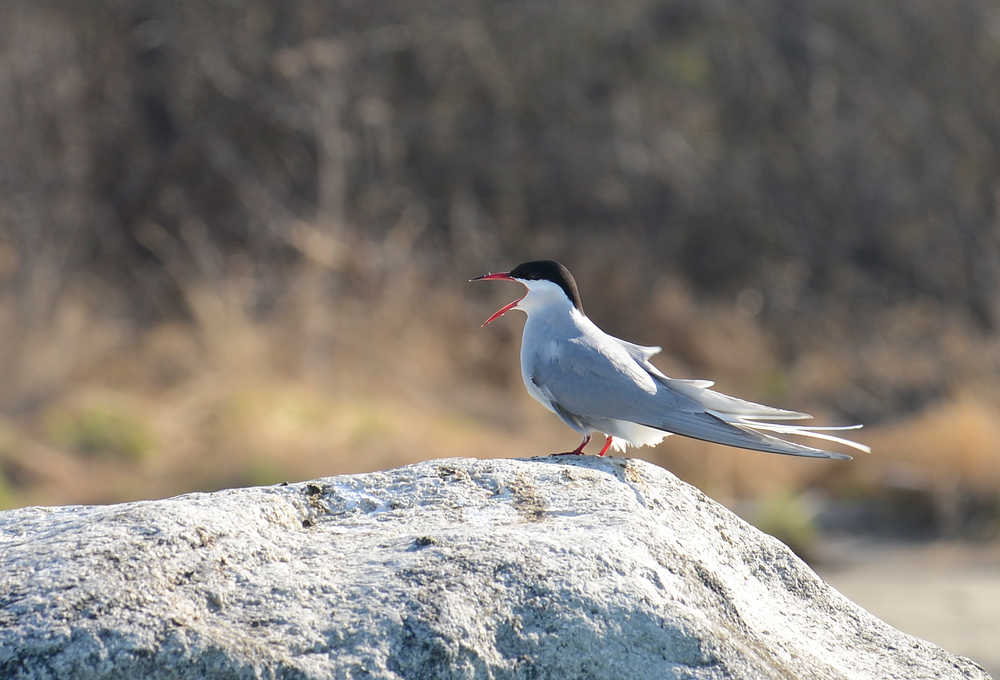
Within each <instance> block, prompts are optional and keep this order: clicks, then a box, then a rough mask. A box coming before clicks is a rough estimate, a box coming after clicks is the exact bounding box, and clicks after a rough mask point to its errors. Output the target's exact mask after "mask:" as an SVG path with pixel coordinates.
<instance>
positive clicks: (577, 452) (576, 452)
mask: <svg viewBox="0 0 1000 680" xmlns="http://www.w3.org/2000/svg"><path fill="white" fill-rule="evenodd" d="M589 442H590V435H589V434H588V435H587V436H586V437H584V438H583V441H582V442H580V445H579V446H578V447H576V449H575V450H574V451H566V452H565V453H555V454H553V455H555V456H579V455H582V454H583V447H584V446H586V445H587V444H588V443H589ZM601 455H603V454H601Z"/></svg>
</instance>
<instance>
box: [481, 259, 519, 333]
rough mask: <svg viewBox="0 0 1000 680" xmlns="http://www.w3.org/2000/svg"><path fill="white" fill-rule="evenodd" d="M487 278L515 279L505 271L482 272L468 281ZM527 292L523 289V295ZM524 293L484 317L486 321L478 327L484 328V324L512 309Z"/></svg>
mask: <svg viewBox="0 0 1000 680" xmlns="http://www.w3.org/2000/svg"><path fill="white" fill-rule="evenodd" d="M488 279H505V280H507V281H517V279H515V278H513V277H512V276H511V275H510V274H508V273H507V272H499V273H497V274H483V275H482V276H477V277H476V278H474V279H469V281H486V280H488ZM527 294H528V293H527V291H525V293H524V295H527ZM524 295H522V296H521V297H519V298H518V299H516V300H514V301H513V302H508V303H507V304H505V305H504V306H503V307H501V308H500V309H498V310H497V311H495V312H493V316H491V317H490V318H488V319H486V321H484V322H483V325H482V326H480V328H486V326H488V325H489V324H491V323H492V322H494V321H496V320H497V319H499V318H500V317H501V316H503V315H504V314H506V313H507V312H509V311H510V310H512V309H514V308H515V307H517V303H518V302H520V301H521V300H523V299H524Z"/></svg>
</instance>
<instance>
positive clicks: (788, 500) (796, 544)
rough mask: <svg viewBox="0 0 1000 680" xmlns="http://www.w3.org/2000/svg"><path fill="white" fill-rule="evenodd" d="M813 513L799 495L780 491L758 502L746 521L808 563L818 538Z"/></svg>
mask: <svg viewBox="0 0 1000 680" xmlns="http://www.w3.org/2000/svg"><path fill="white" fill-rule="evenodd" d="M813 514H814V513H813V511H812V509H811V508H810V507H809V504H808V503H806V502H805V499H803V498H802V496H798V495H795V494H792V493H789V492H787V491H782V492H779V493H776V494H773V495H772V496H770V497H769V498H766V499H764V500H763V501H761V503H760V504H759V505H758V506H757V507H756V508H755V509H754V511H753V512H752V513H751V515H750V517H749V520H750V522H751V523H752V524H753V525H754V526H756V527H757V528H758V529H760V530H761V531H763V532H765V533H768V534H770V535H772V536H774V537H775V538H777V539H778V540H779V541H781V542H782V543H784V544H785V545H787V546H788V547H789V548H791V549H792V551H793V552H794V553H795V554H796V555H798V556H799V557H801V558H802V559H804V560H806V561H807V562H808V561H809V558H810V557H811V556H812V555H813V553H814V550H815V547H816V538H817V533H816V525H815V524H814V522H813Z"/></svg>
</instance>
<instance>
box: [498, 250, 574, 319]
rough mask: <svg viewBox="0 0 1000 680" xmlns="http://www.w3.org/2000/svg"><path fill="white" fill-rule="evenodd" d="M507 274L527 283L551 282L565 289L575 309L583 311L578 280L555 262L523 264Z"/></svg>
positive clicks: (540, 261) (538, 261) (543, 261)
mask: <svg viewBox="0 0 1000 680" xmlns="http://www.w3.org/2000/svg"><path fill="white" fill-rule="evenodd" d="M507 274H508V275H509V276H510V277H511V278H514V279H524V280H526V281H543V280H544V281H551V282H552V283H554V284H556V285H557V286H559V287H560V288H562V289H563V291H564V292H565V293H566V297H568V298H569V299H570V301H571V302H572V303H573V306H574V307H576V308H577V309H579V310H580V311H581V312H582V311H583V300H581V299H580V290H579V289H578V288H577V287H576V280H575V279H574V278H573V275H572V274H570V273H569V270H568V269H566V267H564V266H563V265H561V264H559V263H558V262H556V261H555V260H533V261H531V262H522V263H521V264H519V265H517V266H516V267H514V268H513V269H511V270H510V271H509V272H507Z"/></svg>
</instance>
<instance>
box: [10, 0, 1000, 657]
mask: <svg viewBox="0 0 1000 680" xmlns="http://www.w3.org/2000/svg"><path fill="white" fill-rule="evenodd" d="M998 82H1000V7H998V6H997V4H996V3H994V2H991V1H989V0H954V1H952V2H948V3H947V4H946V5H945V6H942V5H941V3H939V2H932V1H931V0H916V1H914V0H906V1H903V0H888V1H887V2H880V3H871V2H867V1H866V0H804V1H793V0H751V1H750V2H744V3H725V2H717V1H707V2H706V1H702V0H663V1H654V0H624V1H623V2H618V3H605V2H593V1H583V2H581V1H578V0H553V1H551V2H546V3H537V2H530V1H528V0H510V1H508V2H487V1H485V0H480V1H478V2H477V1H473V2H450V1H449V0H412V1H411V2H407V3H371V2H367V1H360V0H357V1H341V2H330V1H328V0H324V1H322V2H321V1H319V0H287V1H284V2H277V1H276V0H245V1H244V2H240V3H220V2H197V1H194V0H191V1H187V0H185V1H182V2H174V3H162V2H159V3H156V2H146V1H138V0H135V1H131V2H125V1H124V0H93V1H92V2H88V3H76V2H72V1H71V0H34V1H32V2H28V1H27V0H13V1H11V2H5V3H3V6H2V8H0V338H2V348H3V351H2V353H0V375H2V376H3V383H2V384H3V388H2V390H0V507H7V508H10V507H17V506H22V505H29V504H65V503H108V502H115V501H123V500H128V499H137V498H151V497H161V496H168V495H172V494H177V493H182V492H185V491H191V490H209V489H218V488H223V487H229V486H234V485H250V484H269V483H274V482H277V481H282V480H299V479H306V478H311V477H315V476H321V475H332V474H338V473H346V472H359V471H366V470H374V469H380V468H386V467H391V466H396V465H400V464H404V463H409V462H413V461H418V460H423V459H427V458H437V457H443V456H477V457H489V456H531V455H538V454H542V453H545V452H548V451H562V450H567V449H568V448H570V447H572V446H575V445H576V443H577V436H576V434H575V433H573V432H572V431H570V430H569V429H568V428H566V427H564V426H563V425H562V424H561V423H559V422H558V421H557V420H556V419H555V418H554V417H553V416H551V414H549V413H548V412H547V411H545V410H543V409H542V408H541V407H539V406H538V405H537V404H535V403H534V402H533V401H531V399H530V398H529V397H528V396H527V394H526V393H525V392H524V389H523V386H522V385H521V379H520V373H519V364H518V347H519V342H520V329H521V320H520V318H519V317H517V316H513V317H505V318H504V319H503V320H502V321H501V322H499V323H496V324H494V325H493V326H491V327H490V328H488V329H485V330H481V329H480V328H479V324H480V323H481V322H482V321H483V319H485V318H486V317H487V316H488V315H489V314H490V313H491V312H492V311H494V309H495V308H496V307H497V306H499V305H500V304H502V303H504V302H507V301H509V300H511V299H514V298H515V297H516V296H517V295H519V294H520V291H519V289H518V288H517V287H516V286H513V285H505V284H476V285H472V284H467V283H466V279H468V278H469V277H471V276H474V275H477V274H481V273H484V272H487V271H502V270H506V269H508V268H510V267H512V266H514V265H515V264H517V263H519V262H521V261H524V260H528V259H539V258H554V259H558V260H560V261H562V262H563V263H564V264H566V265H567V266H569V267H570V269H571V270H572V271H573V272H574V274H575V275H576V277H577V279H578V281H579V283H580V286H581V292H582V294H583V298H584V302H585V304H586V308H587V311H588V314H589V315H590V316H591V318H593V319H594V320H595V321H596V322H597V323H598V324H599V325H601V326H602V327H603V328H604V329H605V330H607V331H608V332H610V333H612V334H614V335H617V336H620V337H625V338H628V339H631V340H634V341H636V342H640V343H643V344H657V345H663V346H664V353H663V354H662V355H661V356H660V357H658V359H657V363H658V365H659V366H660V367H661V368H662V369H663V370H664V371H665V372H667V373H668V374H670V375H673V376H675V377H684V378H711V379H714V380H716V381H717V386H718V388H719V389H720V390H722V391H724V392H729V393H733V394H738V395H741V396H744V397H747V398H750V399H753V400H755V401H762V402H766V403H770V404H774V405H776V406H783V407H787V408H794V409H801V410H806V411H810V412H812V413H814V414H816V415H817V416H818V417H820V418H821V419H822V420H823V421H824V422H826V421H829V422H833V423H839V424H848V423H854V422H863V423H865V424H866V429H865V430H862V431H861V433H860V434H859V436H858V439H859V440H861V441H864V442H865V443H868V444H870V445H871V446H872V447H873V448H874V453H873V454H871V455H870V456H866V455H860V456H857V457H856V459H855V460H854V461H853V462H850V463H829V462H817V461H811V460H800V459H792V458H788V457H780V456H768V455H764V454H755V453H747V452H740V451H737V450H734V449H727V448H724V447H719V446H714V445H709V444H704V443H700V442H694V441H690V440H681V439H680V438H669V439H667V440H666V441H665V442H664V443H663V444H662V445H661V446H659V447H657V448H656V449H640V450H635V451H633V452H632V453H631V454H630V455H635V456H638V457H641V458H644V459H647V460H650V461H653V462H655V463H657V464H660V465H663V466H665V467H667V468H668V469H670V470H672V471H673V472H675V473H676V474H677V475H679V476H680V477H681V478H683V479H685V480H687V481H689V482H691V483H693V484H695V485H697V486H698V487H700V488H701V489H703V490H704V491H706V492H707V493H708V494H710V495H712V496H713V497H715V498H717V499H719V500H721V501H723V502H725V503H726V504H728V505H729V506H730V507H732V508H734V509H736V510H737V511H738V512H740V513H741V514H742V515H743V516H744V517H746V518H747V519H748V520H750V521H752V522H754V523H756V524H757V525H758V526H761V527H762V528H764V529H765V530H767V531H770V532H772V533H774V534H776V535H778V536H779V537H781V538H782V539H783V540H785V541H787V542H789V543H790V544H791V545H792V546H793V548H795V549H796V550H797V551H798V552H799V554H800V555H802V556H803V557H804V558H806V559H807V560H809V561H810V562H811V563H812V564H814V566H816V567H817V568H818V569H819V570H820V571H821V573H823V574H824V576H826V577H827V578H828V579H830V580H831V582H832V583H833V584H834V585H835V586H837V587H839V588H840V589H841V590H843V591H844V592H845V593H846V594H847V595H849V596H851V597H853V598H855V599H857V600H859V601H860V602H861V604H863V605H865V606H867V607H868V608H870V609H872V610H873V611H874V612H875V613H877V614H879V615H881V616H883V617H884V618H886V619H888V620H889V621H890V622H891V623H893V624H895V625H897V626H899V627H901V628H903V629H904V630H907V631H909V632H913V633H915V634H918V635H921V636H922V637H927V638H930V639H932V640H934V641H936V642H939V643H941V644H943V645H945V646H947V647H949V648H950V649H952V650H953V651H958V652H964V653H967V654H970V655H972V656H973V657H974V658H977V660H980V661H981V662H983V663H985V664H986V665H987V666H988V667H990V668H992V669H993V670H998V669H1000V652H998V651H997V650H996V646H995V641H996V640H997V639H1000V614H998V613H997V612H996V609H995V607H992V606H990V605H991V603H992V604H995V603H996V602H997V601H1000V541H998V538H1000V449H998V444H997V441H998V438H1000V424H998V420H997V415H998V407H1000V383H998V377H1000V337H998V325H1000V300H998V297H997V295H996V294H995V291H996V289H997V285H998V282H1000V115H998V114H1000V87H997V83H998ZM594 451H596V448H594Z"/></svg>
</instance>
